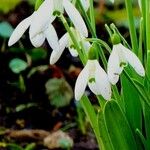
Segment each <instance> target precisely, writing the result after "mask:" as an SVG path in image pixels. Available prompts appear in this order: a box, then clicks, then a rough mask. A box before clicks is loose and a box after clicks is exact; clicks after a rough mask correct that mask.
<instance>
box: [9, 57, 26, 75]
mask: <svg viewBox="0 0 150 150" xmlns="http://www.w3.org/2000/svg"><path fill="white" fill-rule="evenodd" d="M27 67H28V64H27V62H25V61H24V60H22V59H19V58H14V59H12V60H11V61H10V62H9V68H10V69H11V70H12V72H14V73H17V74H18V73H20V72H21V71H23V70H25V69H26V68H27Z"/></svg>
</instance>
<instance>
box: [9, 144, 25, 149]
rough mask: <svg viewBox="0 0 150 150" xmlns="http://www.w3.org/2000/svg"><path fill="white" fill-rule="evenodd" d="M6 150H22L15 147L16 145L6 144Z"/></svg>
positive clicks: (17, 146)
mask: <svg viewBox="0 0 150 150" xmlns="http://www.w3.org/2000/svg"><path fill="white" fill-rule="evenodd" d="M7 148H8V150H24V149H23V148H22V147H21V146H19V145H17V144H14V143H12V144H7Z"/></svg>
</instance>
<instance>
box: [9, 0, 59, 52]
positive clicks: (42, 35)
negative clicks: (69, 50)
mask: <svg viewBox="0 0 150 150" xmlns="http://www.w3.org/2000/svg"><path fill="white" fill-rule="evenodd" d="M52 9H53V5H51V0H45V1H44V2H43V3H42V5H41V6H40V7H39V9H38V10H37V11H35V12H34V13H33V14H32V15H31V16H29V17H28V18H26V19H24V20H23V21H22V22H20V23H19V24H18V26H17V27H16V28H15V30H14V31H13V33H12V35H11V37H10V39H9V41H8V45H9V46H11V45H13V44H15V43H16V42H17V41H18V40H19V39H20V38H21V37H22V35H23V34H24V32H25V31H26V30H27V29H28V28H29V27H30V28H29V36H30V41H31V43H32V45H33V46H35V47H40V46H41V45H42V44H43V42H44V41H45V39H47V40H48V43H49V45H50V46H51V47H52V48H53V49H55V50H59V43H58V37H57V33H56V31H55V29H54V27H53V26H52V24H51V22H52V21H53V20H54V19H55V17H54V16H53V15H52V13H53V12H52V11H51V10H52Z"/></svg>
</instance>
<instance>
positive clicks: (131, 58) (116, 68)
mask: <svg viewBox="0 0 150 150" xmlns="http://www.w3.org/2000/svg"><path fill="white" fill-rule="evenodd" d="M127 64H130V65H131V66H132V67H133V68H134V70H135V71H136V72H137V73H138V74H139V75H140V76H144V75H145V70H144V68H143V65H142V63H141V62H140V60H139V58H138V57H137V56H136V55H135V54H134V53H133V52H132V51H130V50H129V49H128V48H126V47H124V46H123V45H122V44H121V43H118V44H115V45H113V50H112V52H111V55H110V57H109V59H108V68H107V73H108V78H109V80H110V82H111V83H112V84H116V83H117V82H118V80H119V75H120V74H121V73H122V71H123V68H124V67H125V66H127Z"/></svg>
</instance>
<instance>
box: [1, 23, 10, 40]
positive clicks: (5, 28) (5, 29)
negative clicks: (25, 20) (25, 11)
mask: <svg viewBox="0 0 150 150" xmlns="http://www.w3.org/2000/svg"><path fill="white" fill-rule="evenodd" d="M12 32H13V28H12V26H11V25H10V24H9V23H8V22H1V23H0V36H2V37H4V38H9V37H10V36H11V34H12Z"/></svg>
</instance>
